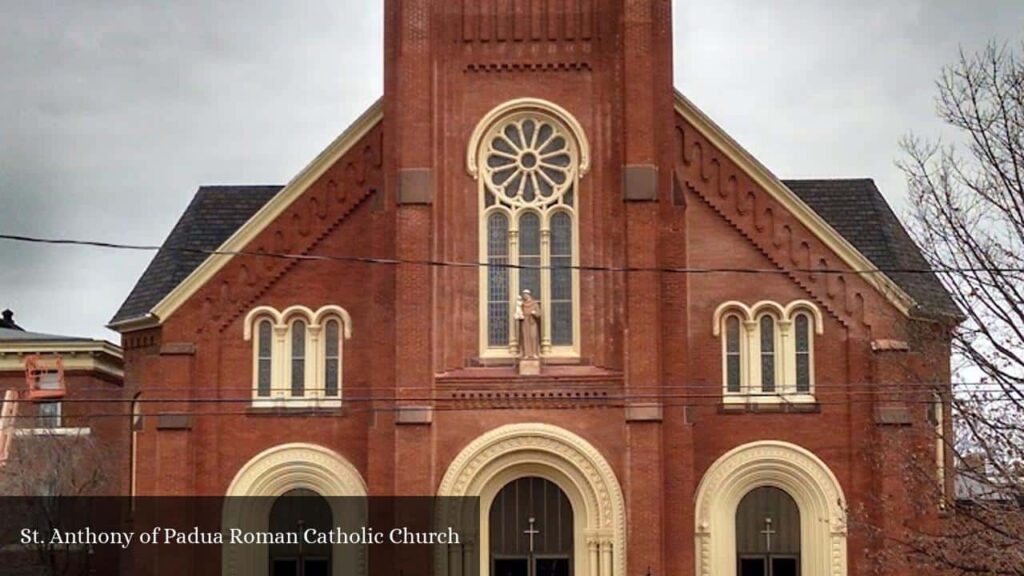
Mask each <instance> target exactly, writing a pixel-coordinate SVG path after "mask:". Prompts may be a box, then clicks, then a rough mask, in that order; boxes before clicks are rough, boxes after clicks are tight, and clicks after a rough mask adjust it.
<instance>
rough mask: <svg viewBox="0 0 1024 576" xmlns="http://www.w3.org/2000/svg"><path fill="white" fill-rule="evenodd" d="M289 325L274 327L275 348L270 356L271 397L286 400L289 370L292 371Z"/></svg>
mask: <svg viewBox="0 0 1024 576" xmlns="http://www.w3.org/2000/svg"><path fill="white" fill-rule="evenodd" d="M289 332H290V329H289V327H288V325H287V324H278V325H275V326H274V347H273V350H272V351H271V354H270V373H271V374H272V375H273V376H272V377H271V379H270V397H271V398H285V397H286V396H287V392H288V390H287V388H288V370H290V369H291V361H290V352H289V347H290V345H289V343H288V341H289V338H288V333H289Z"/></svg>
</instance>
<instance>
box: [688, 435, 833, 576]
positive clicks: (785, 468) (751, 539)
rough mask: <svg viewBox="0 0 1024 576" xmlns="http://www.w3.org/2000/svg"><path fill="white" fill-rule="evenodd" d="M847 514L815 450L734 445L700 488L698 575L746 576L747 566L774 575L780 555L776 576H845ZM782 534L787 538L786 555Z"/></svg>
mask: <svg viewBox="0 0 1024 576" xmlns="http://www.w3.org/2000/svg"><path fill="white" fill-rule="evenodd" d="M764 488H771V489H772V490H762V489H764ZM748 498H749V499H748ZM794 506H795V509H794ZM845 510H846V499H845V497H844V496H843V490H842V488H841V487H840V486H839V482H838V480H836V477H835V475H834V474H832V471H831V470H829V468H828V466H826V465H825V463H824V462H822V461H821V460H820V459H819V458H818V457H816V456H815V455H814V454H812V453H811V452H810V451H808V450H805V449H803V448H801V447H799V446H796V445H795V444H789V443H786V442H774V441H766V442H754V443H752V444H746V445H744V446H740V447H738V448H735V449H734V450H732V451H730V452H729V453H727V454H725V455H724V456H722V457H721V458H719V459H718V460H717V461H715V463H714V464H712V465H711V467H710V468H709V469H708V471H707V473H706V474H705V475H704V478H703V480H701V483H700V487H699V488H698V490H697V501H696V510H695V512H696V513H695V515H694V516H695V520H696V526H695V527H694V530H695V535H696V543H695V544H696V548H695V549H696V551H697V554H696V564H697V574H698V575H699V576H723V575H732V574H740V575H742V576H746V574H748V572H740V570H741V569H744V568H745V569H747V570H749V571H750V572H749V574H752V575H756V576H767V575H770V574H773V572H772V571H771V570H772V569H773V568H772V566H773V564H772V561H773V558H775V559H776V560H777V561H776V562H775V563H774V566H775V569H776V572H775V573H774V576H793V575H795V576H800V575H803V576H819V575H821V576H826V575H827V576H846V513H845ZM793 516H796V519H794V518H793ZM769 518H770V519H771V522H770V523H769V522H766V520H767V519H769ZM783 525H784V526H783ZM796 526H799V544H796V542H794V541H795V540H796V535H795V533H794V532H792V531H793V530H795V529H796ZM780 530H786V535H785V536H782V535H780ZM768 536H772V538H773V540H772V546H773V547H774V549H775V550H774V551H775V552H776V554H772V553H771V552H769V550H768V540H767V537H768ZM780 537H784V538H787V541H786V544H785V546H786V548H787V550H785V551H784V550H780V549H778V546H781V545H782V543H781V542H780V541H779V538H780ZM760 539H764V540H763V543H762V542H761V540H760ZM744 558H746V559H748V560H749V561H748V562H746V563H744V562H742V560H743V559H744ZM794 564H795V566H794ZM759 569H760V570H761V572H758V571H757V570H759Z"/></svg>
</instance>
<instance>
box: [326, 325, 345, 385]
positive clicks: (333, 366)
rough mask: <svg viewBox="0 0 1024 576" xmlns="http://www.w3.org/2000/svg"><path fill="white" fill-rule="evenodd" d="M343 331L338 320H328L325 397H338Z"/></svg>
mask: <svg viewBox="0 0 1024 576" xmlns="http://www.w3.org/2000/svg"><path fill="white" fill-rule="evenodd" d="M340 332H341V331H340V330H339V329H338V321H337V320H328V321H327V324H326V326H325V327H324V396H328V397H333V396H337V395H338V388H339V376H340V374H339V368H340V365H341V354H340V352H341V333H340Z"/></svg>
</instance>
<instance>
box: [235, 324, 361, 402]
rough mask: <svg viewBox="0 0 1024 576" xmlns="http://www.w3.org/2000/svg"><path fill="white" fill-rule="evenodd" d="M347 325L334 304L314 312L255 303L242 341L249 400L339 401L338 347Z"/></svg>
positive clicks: (349, 325) (339, 356)
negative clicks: (249, 356) (249, 362)
mask: <svg viewBox="0 0 1024 576" xmlns="http://www.w3.org/2000/svg"><path fill="white" fill-rule="evenodd" d="M351 326H352V322H351V319H350V318H349V315H348V312H346V311H345V310H344V309H343V308H340V307H338V306H324V307H323V308H320V309H319V310H318V311H316V312H314V311H312V310H310V309H309V308H306V307H305V306H292V307H290V308H288V309H286V310H284V311H283V312H279V311H277V310H276V309H274V308H271V307H269V306H261V307H259V308H256V309H255V310H253V311H252V312H250V313H249V315H248V316H247V317H246V320H245V339H246V340H247V341H250V340H251V341H252V342H253V385H252V388H253V390H252V395H253V403H254V404H268V405H278V404H282V403H286V404H287V405H309V404H310V403H313V404H318V405H326V406H330V405H332V404H338V403H340V401H341V389H342V348H343V341H344V340H345V339H347V338H349V337H350V336H351V333H352V329H351Z"/></svg>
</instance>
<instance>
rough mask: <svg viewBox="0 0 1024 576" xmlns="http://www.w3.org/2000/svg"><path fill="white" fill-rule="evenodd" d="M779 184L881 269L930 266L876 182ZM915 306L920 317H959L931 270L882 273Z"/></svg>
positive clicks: (848, 181) (830, 181)
mask: <svg viewBox="0 0 1024 576" xmlns="http://www.w3.org/2000/svg"><path fill="white" fill-rule="evenodd" d="M783 183H784V184H785V185H786V186H788V187H789V189H790V190H792V191H793V192H795V193H796V195H797V196H799V197H800V198H801V199H802V200H803V201H804V202H806V203H807V204H808V205H809V206H810V207H811V208H812V209H813V210H814V211H815V212H817V213H818V215H819V216H821V217H822V218H824V219H825V221H827V222H828V223H829V224H830V225H831V226H832V228H835V230H836V232H839V234H840V235H842V236H843V237H844V238H846V240H847V241H848V242H850V244H853V246H854V247H855V248H857V250H859V251H860V253H861V254H863V255H864V256H865V257H867V259H868V260H870V261H871V263H872V264H874V265H875V267H877V268H880V269H882V270H893V269H898V270H930V267H929V266H928V262H927V261H925V259H924V256H922V255H921V250H920V249H919V248H918V246H917V244H916V243H915V242H914V240H913V239H911V237H910V234H909V233H907V230H906V228H904V227H903V225H902V224H901V223H900V220H899V218H897V217H896V214H894V213H893V211H892V208H890V207H889V204H888V203H887V202H886V201H885V198H884V197H883V196H882V193H881V192H879V191H878V187H877V186H875V182H874V180H871V179H867V178H864V179H856V180H784V181H783ZM886 275H887V276H888V277H889V278H891V279H892V280H893V281H894V282H896V284H898V285H899V286H900V288H902V289H903V290H904V291H905V292H906V293H907V294H908V295H910V297H911V298H913V299H914V300H915V301H916V302H917V304H918V310H916V311H915V312H916V313H917V314H918V315H921V316H925V317H929V318H936V317H940V318H941V317H949V318H959V317H961V316H962V314H961V312H960V309H959V308H957V306H956V304H954V303H953V299H952V298H951V297H950V295H949V292H947V291H946V289H945V287H943V285H942V282H941V281H939V278H938V277H937V276H936V275H935V274H934V273H932V272H927V273H914V272H911V273H907V272H886Z"/></svg>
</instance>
